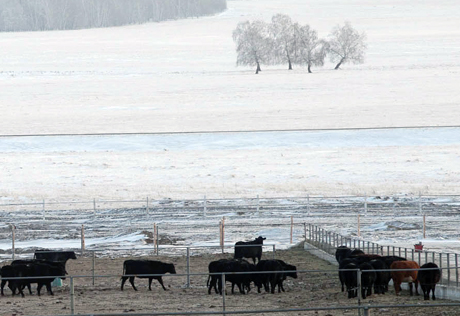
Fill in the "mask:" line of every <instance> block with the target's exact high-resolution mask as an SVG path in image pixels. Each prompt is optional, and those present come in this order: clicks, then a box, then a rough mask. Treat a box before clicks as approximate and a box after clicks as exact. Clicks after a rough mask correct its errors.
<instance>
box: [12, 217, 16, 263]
mask: <svg viewBox="0 0 460 316" xmlns="http://www.w3.org/2000/svg"><path fill="white" fill-rule="evenodd" d="M15 241H16V226H14V225H13V224H11V256H12V258H13V260H14V256H15V245H14V243H15Z"/></svg>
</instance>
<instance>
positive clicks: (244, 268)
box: [207, 259, 258, 294]
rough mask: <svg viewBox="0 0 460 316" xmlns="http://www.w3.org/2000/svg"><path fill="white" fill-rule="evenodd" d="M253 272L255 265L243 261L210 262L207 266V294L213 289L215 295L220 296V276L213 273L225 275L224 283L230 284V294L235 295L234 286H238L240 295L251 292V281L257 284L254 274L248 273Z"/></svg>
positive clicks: (223, 260) (224, 260)
mask: <svg viewBox="0 0 460 316" xmlns="http://www.w3.org/2000/svg"><path fill="white" fill-rule="evenodd" d="M255 270H256V267H255V265H253V264H250V263H249V262H248V261H246V260H244V259H220V260H217V261H212V262H210V263H209V265H208V271H209V277H208V282H207V286H208V294H211V290H212V288H213V287H214V290H215V292H216V293H219V294H222V288H223V284H222V276H221V275H220V274H215V273H224V274H225V281H226V282H227V281H228V282H231V284H232V294H233V293H235V291H234V289H235V285H236V286H238V290H239V291H240V293H241V294H245V290H247V292H249V291H250V290H251V287H250V284H251V281H254V282H255V283H256V284H258V283H257V279H256V278H255V276H254V274H253V273H250V272H254V271H255Z"/></svg>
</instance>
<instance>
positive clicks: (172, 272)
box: [166, 263, 176, 274]
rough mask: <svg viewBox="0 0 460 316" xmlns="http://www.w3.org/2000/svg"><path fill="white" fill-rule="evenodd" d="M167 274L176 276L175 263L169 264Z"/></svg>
mask: <svg viewBox="0 0 460 316" xmlns="http://www.w3.org/2000/svg"><path fill="white" fill-rule="evenodd" d="M166 272H169V273H171V274H176V268H175V267H174V264H173V263H168V264H167V271H166Z"/></svg>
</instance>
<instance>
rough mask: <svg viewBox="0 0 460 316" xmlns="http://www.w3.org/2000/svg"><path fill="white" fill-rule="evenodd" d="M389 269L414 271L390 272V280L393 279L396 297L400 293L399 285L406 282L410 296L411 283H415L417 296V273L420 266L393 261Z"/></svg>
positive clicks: (411, 262) (410, 262)
mask: <svg viewBox="0 0 460 316" xmlns="http://www.w3.org/2000/svg"><path fill="white" fill-rule="evenodd" d="M390 269H392V270H393V269H414V270H410V271H409V270H408V271H391V278H392V279H393V284H394V286H395V292H396V295H399V292H400V291H401V283H402V282H408V283H409V290H410V295H411V296H412V295H413V293H412V283H415V294H417V295H418V279H417V272H418V270H415V269H420V266H419V265H418V263H417V262H415V261H395V262H393V263H392V264H391V266H390Z"/></svg>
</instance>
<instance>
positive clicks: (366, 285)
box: [358, 262, 376, 299]
mask: <svg viewBox="0 0 460 316" xmlns="http://www.w3.org/2000/svg"><path fill="white" fill-rule="evenodd" d="M358 268H359V269H360V270H361V272H362V273H361V297H362V298H363V299H365V298H366V296H370V295H371V294H372V286H373V285H374V282H375V278H376V275H375V271H374V268H373V267H372V265H370V264H369V263H368V262H364V263H361V264H360V265H359V266H358Z"/></svg>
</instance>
